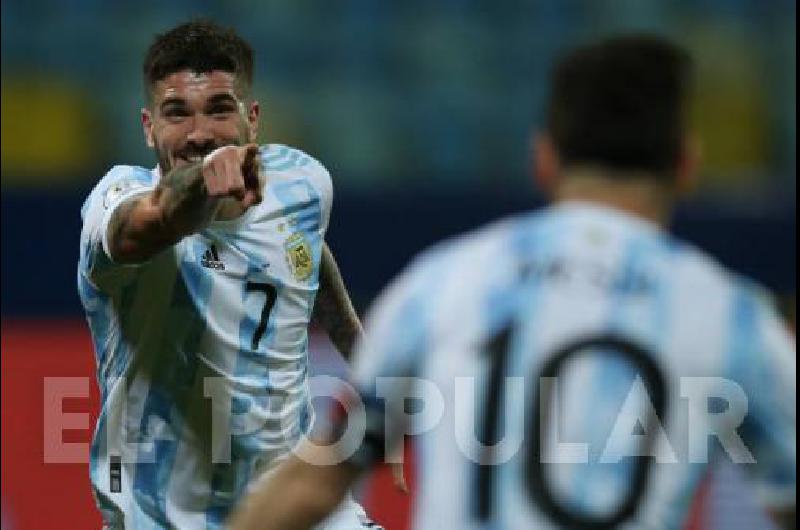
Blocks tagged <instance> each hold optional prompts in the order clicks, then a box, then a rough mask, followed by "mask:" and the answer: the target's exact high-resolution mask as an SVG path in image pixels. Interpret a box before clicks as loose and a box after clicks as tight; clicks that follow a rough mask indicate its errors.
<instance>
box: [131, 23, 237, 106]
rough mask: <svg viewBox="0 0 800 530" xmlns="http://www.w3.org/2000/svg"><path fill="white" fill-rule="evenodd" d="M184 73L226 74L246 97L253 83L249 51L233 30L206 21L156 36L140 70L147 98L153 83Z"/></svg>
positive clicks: (186, 25)
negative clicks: (238, 85)
mask: <svg viewBox="0 0 800 530" xmlns="http://www.w3.org/2000/svg"><path fill="white" fill-rule="evenodd" d="M186 69H188V70H192V71H194V72H201V73H202V72H210V71H211V70H222V71H225V72H230V73H232V74H234V75H236V78H237V81H238V83H239V84H240V88H241V89H243V90H244V92H245V93H247V92H249V89H250V86H251V85H252V83H253V49H252V48H251V47H250V45H249V44H248V43H247V42H246V41H245V40H244V39H242V38H241V37H240V36H239V35H237V34H236V32H235V31H234V30H233V29H229V28H223V27H221V26H219V25H217V24H215V23H214V22H211V21H210V20H203V19H197V20H192V21H190V22H186V23H184V24H181V25H179V26H177V27H175V28H172V29H171V30H169V31H167V32H166V33H164V34H161V35H156V38H155V40H154V41H153V43H152V44H151V45H150V47H149V48H148V50H147V54H146V55H145V58H144V64H143V66H142V71H143V74H144V84H145V91H146V93H147V96H148V98H149V97H150V95H151V93H152V88H153V85H154V84H155V83H156V81H159V80H161V79H164V78H165V77H166V76H168V75H170V74H173V73H175V72H179V71H181V70H186Z"/></svg>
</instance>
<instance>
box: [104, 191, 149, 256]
mask: <svg viewBox="0 0 800 530" xmlns="http://www.w3.org/2000/svg"><path fill="white" fill-rule="evenodd" d="M140 200H141V198H134V199H131V200H129V201H126V202H123V203H122V204H120V205H119V206H118V207H117V209H116V210H114V213H113V214H111V219H109V221H108V229H107V230H108V243H109V247H111V248H109V251H110V252H111V255H112V256H114V255H119V250H120V246H121V245H122V244H123V241H124V239H125V232H126V230H127V229H128V224H129V223H130V218H131V212H132V211H133V210H134V208H136V205H137V204H138V203H139V201H140Z"/></svg>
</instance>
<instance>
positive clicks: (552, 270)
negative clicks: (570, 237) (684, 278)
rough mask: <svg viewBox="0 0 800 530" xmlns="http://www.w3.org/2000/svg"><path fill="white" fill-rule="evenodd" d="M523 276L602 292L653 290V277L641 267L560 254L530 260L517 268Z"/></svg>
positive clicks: (640, 292) (645, 292) (643, 291)
mask: <svg viewBox="0 0 800 530" xmlns="http://www.w3.org/2000/svg"><path fill="white" fill-rule="evenodd" d="M520 275H521V276H522V277H523V278H524V279H532V278H534V277H535V278H536V279H538V280H540V281H547V282H554V283H559V284H564V285H572V286H589V287H592V288H594V289H598V290H602V291H613V292H618V293H624V294H630V295H644V294H648V293H651V292H653V290H654V282H653V280H652V279H651V278H650V277H649V276H648V275H647V274H646V273H645V272H644V271H642V270H636V269H631V268H623V269H620V268H613V267H609V266H608V265H606V264H603V263H599V262H592V261H576V260H570V259H567V258H564V257H554V258H551V259H545V260H538V261H532V262H529V263H526V264H524V265H523V266H522V267H521V268H520Z"/></svg>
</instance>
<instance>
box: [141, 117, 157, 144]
mask: <svg viewBox="0 0 800 530" xmlns="http://www.w3.org/2000/svg"><path fill="white" fill-rule="evenodd" d="M142 130H144V141H145V142H147V146H148V147H151V148H152V147H155V146H156V142H155V139H154V138H153V115H152V114H151V113H150V109H148V108H147V107H142Z"/></svg>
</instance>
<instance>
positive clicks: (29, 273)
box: [0, 0, 796, 315]
mask: <svg viewBox="0 0 800 530" xmlns="http://www.w3.org/2000/svg"><path fill="white" fill-rule="evenodd" d="M0 7H1V8H2V66H3V69H2V83H3V113H2V115H3V124H2V128H3V134H2V141H3V151H2V153H3V164H2V189H3V194H2V220H3V227H2V251H3V259H2V263H3V266H2V314H3V315H62V314H79V312H80V308H79V304H78V300H77V296H76V294H75V276H74V275H75V265H76V262H77V257H78V256H77V252H78V235H79V230H80V219H79V210H80V205H81V202H82V200H83V197H84V196H85V195H86V193H87V192H88V190H89V189H90V188H91V187H92V186H93V185H94V183H95V182H96V181H97V180H98V179H99V178H100V176H102V175H103V174H104V173H105V172H106V171H107V170H108V168H109V167H111V166H112V165H114V164H133V165H141V166H145V167H149V166H152V165H153V164H154V157H153V155H152V153H151V152H150V151H149V150H148V149H147V147H146V146H145V143H144V141H143V136H142V131H141V124H140V117H139V109H140V107H141V105H142V104H143V87H142V84H141V61H142V58H143V55H144V52H145V50H146V48H147V46H148V44H149V43H150V41H151V39H152V38H153V36H154V34H155V33H158V32H163V31H165V30H167V29H168V28H170V27H171V26H173V25H175V24H177V23H179V22H182V21H185V20H187V19H188V18H190V17H193V16H204V17H207V18H211V19H214V20H216V21H218V22H220V23H222V24H225V25H230V26H234V27H235V28H236V29H237V30H238V31H239V32H240V33H241V34H242V35H243V36H244V37H245V38H247V39H248V40H249V41H250V42H251V43H252V45H253V48H254V49H255V52H256V62H257V64H256V77H255V87H254V88H255V93H256V95H257V96H258V98H259V99H260V101H261V103H262V111H263V112H262V114H263V124H262V125H263V126H262V135H261V141H262V142H263V143H268V142H274V143H286V144H289V145H292V146H296V147H299V148H301V149H303V150H305V151H307V152H308V153H310V154H312V155H313V156H315V157H317V158H319V159H320V160H321V161H322V162H323V163H324V164H325V165H326V166H327V167H328V168H329V169H330V171H331V173H332V175H333V177H334V182H335V188H336V199H335V203H334V212H333V216H332V221H331V222H332V224H331V230H330V237H329V239H330V244H331V246H332V248H333V249H334V251H335V252H336V253H337V255H338V258H339V261H340V264H341V268H342V271H343V274H344V276H345V278H346V279H347V280H348V283H349V284H350V285H351V287H352V290H353V295H354V297H355V299H356V301H357V303H358V305H360V306H361V307H362V308H363V307H364V306H365V305H366V304H367V303H368V302H369V300H371V299H372V297H373V296H374V295H375V293H376V292H377V291H378V289H379V288H380V287H382V286H383V285H384V284H385V282H386V281H387V280H388V279H389V278H391V277H392V276H393V275H394V274H395V273H396V272H398V271H399V270H400V269H401V268H402V267H403V266H404V264H405V262H406V261H407V260H408V259H409V258H410V257H411V256H412V255H413V254H415V253H416V252H418V251H419V250H421V249H422V248H423V247H424V246H426V245H428V244H430V243H432V242H433V241H435V240H438V239H440V238H441V237H444V236H448V235H451V234H454V233H456V232H459V231H461V230H464V229H469V228H473V227H476V226H478V225H479V224H481V223H484V222H487V221H489V220H491V219H493V218H494V217H496V216H498V215H500V214H504V213H509V212H514V211H519V210H523V209H526V208H528V207H532V206H536V205H540V204H541V200H540V198H539V197H538V196H537V194H536V191H535V190H533V189H531V188H532V184H531V179H530V177H529V168H530V165H531V164H530V138H531V133H532V131H534V130H536V129H541V127H542V124H543V115H544V102H545V97H546V92H547V78H548V75H549V71H550V68H551V66H552V64H553V62H554V60H555V59H556V58H557V57H558V56H559V55H560V54H561V53H562V52H564V51H565V50H566V49H568V48H570V47H572V46H574V45H576V44H579V43H583V42H586V41H588V40H591V39H593V38H596V37H598V36H603V35H609V34H613V33H615V32H620V31H629V30H634V31H642V30H644V31H653V32H657V33H659V34H663V35H667V36H669V37H671V38H673V39H674V40H676V41H677V42H679V43H681V44H683V45H684V46H686V47H687V48H688V49H689V50H690V51H691V52H692V54H693V55H694V56H695V58H696V60H697V65H698V94H697V105H696V106H695V110H694V113H693V124H694V126H695V128H696V129H697V131H698V134H699V136H700V138H701V139H702V140H703V142H704V144H705V149H704V151H705V155H706V156H705V158H706V161H707V163H706V165H705V166H704V168H703V175H702V181H703V182H704V183H705V184H703V185H702V188H701V197H702V198H700V199H696V200H694V201H693V202H692V203H690V204H687V205H684V206H683V207H682V208H681V209H680V210H679V212H678V216H677V218H676V223H675V230H676V232H677V233H678V234H680V235H684V236H686V237H688V238H689V239H691V240H693V241H695V242H698V243H700V244H701V246H703V247H704V248H707V249H709V250H710V251H711V252H712V253H713V254H715V255H717V256H719V257H720V259H722V261H723V262H724V263H726V264H728V265H730V266H732V267H733V268H734V269H735V270H737V271H740V272H743V273H747V274H750V275H753V276H755V277H756V278H757V279H759V280H760V281H762V282H763V283H766V284H767V285H769V286H770V287H772V288H773V289H774V290H776V291H778V292H780V293H793V292H794V291H795V289H796V284H795V273H794V268H795V263H796V256H795V250H796V241H795V239H796V199H795V191H796V80H795V77H796V76H795V74H796V17H795V15H796V4H795V2H793V1H790V0H674V1H671V2H663V1H661V0H536V1H513V0H512V1H505V2H497V1H489V0H444V1H438V2H429V1H425V0H406V1H403V2H376V1H372V0H343V1H339V2H323V1H315V0H272V1H269V2H262V1H259V0H230V1H225V2H222V1H214V0H199V1H198V0H191V1H190V0H176V1H172V2H156V1H155V0H142V1H135V2H134V1H127V0H120V1H115V2H106V1H101V0H8V1H4V2H2V4H0ZM498 259H502V256H498Z"/></svg>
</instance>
